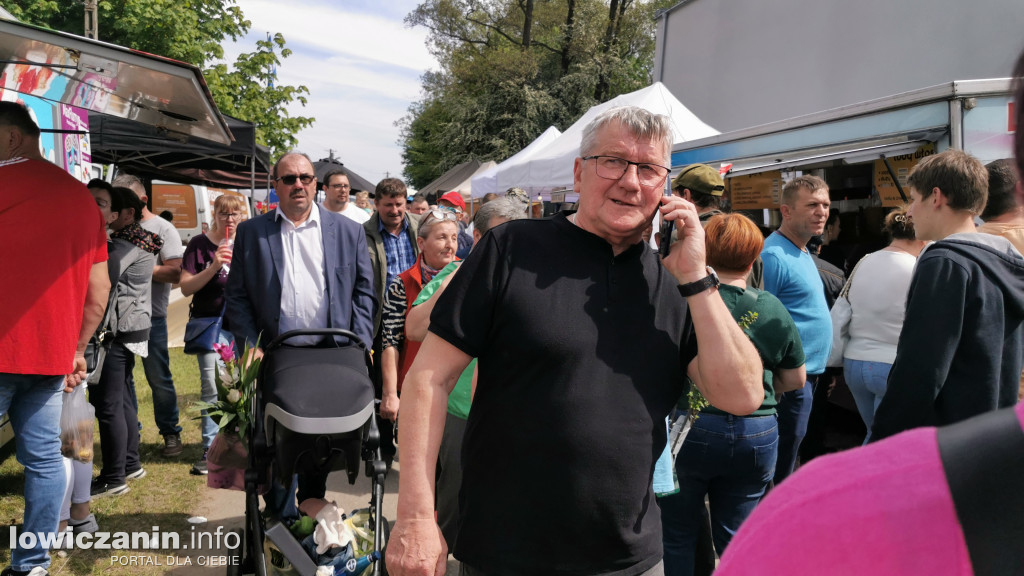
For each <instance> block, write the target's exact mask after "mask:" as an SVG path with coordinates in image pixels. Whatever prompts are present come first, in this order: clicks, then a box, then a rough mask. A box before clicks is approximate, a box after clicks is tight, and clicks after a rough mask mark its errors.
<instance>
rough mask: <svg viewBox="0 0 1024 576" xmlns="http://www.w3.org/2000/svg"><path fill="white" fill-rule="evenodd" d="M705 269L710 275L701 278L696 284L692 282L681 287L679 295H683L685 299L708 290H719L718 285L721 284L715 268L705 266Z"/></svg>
mask: <svg viewBox="0 0 1024 576" xmlns="http://www.w3.org/2000/svg"><path fill="white" fill-rule="evenodd" d="M705 269H706V270H707V271H708V275H707V276H705V277H704V278H701V279H700V280H697V281H696V282H690V283H689V284H680V285H679V293H680V294H682V295H683V297H689V296H693V295H695V294H700V293H701V292H703V291H705V290H707V289H708V288H717V287H718V285H719V284H721V282H720V281H719V280H718V273H717V272H715V269H714V268H712V267H711V266H705Z"/></svg>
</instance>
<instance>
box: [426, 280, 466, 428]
mask: <svg viewBox="0 0 1024 576" xmlns="http://www.w3.org/2000/svg"><path fill="white" fill-rule="evenodd" d="M461 263H462V262H461V261H456V262H451V263H449V264H448V265H447V266H445V267H444V268H442V269H441V271H440V272H438V273H437V275H436V276H434V278H433V279H432V280H431V281H430V282H427V285H426V286H424V287H423V289H422V290H420V295H419V296H417V297H416V301H415V302H413V303H412V305H413V306H418V305H420V304H423V303H424V302H426V301H427V300H430V298H431V297H432V296H433V295H434V293H435V292H437V289H438V288H439V287H440V286H441V282H444V279H445V278H447V277H448V275H449V274H451V273H452V272H454V271H455V269H456V268H458V267H459V264H461ZM475 369H476V358H473V360H472V361H470V363H469V365H468V366H466V369H465V370H463V371H462V375H461V376H459V380H458V382H456V383H455V388H454V389H452V393H451V394H449V395H448V413H449V414H451V415H452V416H457V417H459V418H462V419H463V420H466V419H467V418H469V405H470V404H471V403H472V400H473V371H474V370H475Z"/></svg>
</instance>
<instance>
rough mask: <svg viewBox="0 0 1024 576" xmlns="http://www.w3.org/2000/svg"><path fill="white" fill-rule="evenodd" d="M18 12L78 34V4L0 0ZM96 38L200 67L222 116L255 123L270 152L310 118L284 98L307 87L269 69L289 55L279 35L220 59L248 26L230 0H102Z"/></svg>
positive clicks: (289, 144) (287, 143) (285, 145)
mask: <svg viewBox="0 0 1024 576" xmlns="http://www.w3.org/2000/svg"><path fill="white" fill-rule="evenodd" d="M0 5H2V6H3V7H4V8H6V9H7V10H8V11H9V12H11V14H12V15H14V17H15V18H18V19H19V20H22V21H24V22H28V23H30V24H36V25H40V26H46V27H47V28H52V29H54V30H60V31H63V32H70V33H72V34H82V31H83V26H84V14H83V6H82V3H81V2H68V1H65V0H0ZM97 7H98V12H99V17H98V22H99V39H100V40H102V41H104V42H110V43H112V44H118V45H121V46H127V47H129V48H133V49H135V50H141V51H143V52H149V53H151V54H159V55H161V56H166V57H168V58H173V59H175V60H181V61H182V62H188V63H189V64H193V65H195V66H197V67H199V68H200V69H203V76H204V77H205V78H206V81H207V84H208V85H209V87H210V91H211V93H212V94H213V97H214V102H215V103H216V104H217V106H218V107H219V108H220V110H221V111H222V112H224V113H225V114H230V115H232V116H235V117H237V118H240V119H242V120H246V121H249V122H253V123H254V124H255V125H256V138H257V141H258V142H259V143H260V144H264V145H266V146H269V147H270V148H271V153H272V154H273V155H276V152H279V151H284V150H288V149H291V148H293V147H294V146H295V143H296V139H295V136H294V135H295V134H296V133H297V132H298V131H299V130H301V129H302V128H305V127H307V126H309V125H311V124H312V123H313V119H312V118H306V117H301V116H297V117H290V116H289V115H288V112H287V110H286V107H287V105H288V104H290V103H291V102H293V101H296V100H297V101H299V102H300V103H301V104H302V105H305V104H306V99H305V97H304V96H303V95H304V94H308V93H309V91H308V90H307V89H306V87H305V86H295V87H293V86H275V85H274V71H275V70H276V67H277V66H278V65H279V64H280V60H281V59H282V58H287V57H288V55H289V54H290V53H291V51H290V50H288V49H287V48H285V41H284V38H283V37H282V36H281V35H280V34H277V35H275V36H273V37H271V38H268V39H267V40H265V41H263V40H260V41H258V42H257V47H256V51H255V52H251V53H246V54H241V55H240V56H239V57H238V59H237V60H236V61H235V63H234V65H233V66H230V67H229V66H227V65H225V64H220V63H217V62H218V61H219V60H221V59H222V58H223V57H224V49H223V47H222V45H223V43H224V42H225V41H227V40H228V39H231V40H237V39H239V38H241V37H243V36H244V35H245V34H246V32H248V31H249V29H250V27H251V23H250V22H249V21H248V20H246V19H245V16H244V14H243V13H242V9H241V8H239V7H238V6H237V5H236V4H235V0H99V2H98V3H97Z"/></svg>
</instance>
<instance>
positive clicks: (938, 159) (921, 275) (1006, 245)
mask: <svg viewBox="0 0 1024 576" xmlns="http://www.w3.org/2000/svg"><path fill="white" fill-rule="evenodd" d="M908 183H909V184H910V198H911V205H910V209H909V211H908V215H909V216H910V217H911V218H912V219H913V221H914V229H915V231H916V233H917V237H918V238H919V239H921V240H933V241H935V242H934V244H931V245H930V246H929V247H928V248H926V249H925V250H924V251H923V252H921V255H920V257H919V258H918V261H917V267H916V268H915V270H914V277H913V280H912V281H911V284H910V291H909V292H908V294H907V314H906V319H905V320H904V323H903V331H902V332H901V333H900V341H899V345H898V347H897V350H896V361H895V362H894V363H893V366H892V370H891V371H890V372H889V381H888V389H887V391H886V394H885V397H884V398H883V399H882V403H881V404H880V405H879V407H878V411H877V412H876V414H875V421H874V426H873V427H872V431H871V440H872V441H875V440H881V439H883V438H886V437H888V436H892V435H894V434H898V433H899V432H902V431H904V430H909V429H911V428H917V427H920V426H942V425H946V424H952V423H954V422H959V421H961V420H966V419H967V418H970V417H971V416H975V415H978V414H981V413H984V412H989V411H992V410H995V409H997V408H1003V407H1007V406H1013V405H1014V404H1016V402H1017V388H1018V384H1019V380H1020V372H1021V365H1022V363H1024V257H1022V256H1021V254H1020V252H1018V251H1017V249H1016V248H1014V247H1013V245H1012V244H1010V242H1009V241H1008V240H1006V239H1005V238H1002V237H999V236H992V235H990V234H984V233H980V232H977V230H976V229H975V227H974V217H975V216H976V215H977V214H980V213H981V211H982V209H983V208H984V207H985V201H986V199H987V197H988V174H987V172H986V171H985V167H984V166H982V164H981V162H980V161H978V159H977V158H975V157H973V156H971V155H970V154H966V153H964V152H962V151H959V150H947V151H945V152H942V153H941V154H936V155H934V156H930V157H928V158H926V159H924V160H922V161H921V163H920V164H918V165H917V166H916V167H915V168H914V170H913V171H912V172H911V173H910V176H909V178H908Z"/></svg>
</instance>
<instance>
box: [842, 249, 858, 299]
mask: <svg viewBox="0 0 1024 576" xmlns="http://www.w3.org/2000/svg"><path fill="white" fill-rule="evenodd" d="M863 261H864V258H861V259H860V260H857V265H856V266H854V267H853V270H851V271H850V277H849V278H847V279H846V284H843V290H842V291H841V292H840V293H839V297H840V298H846V299H847V300H849V299H850V298H849V295H850V285H851V284H853V275H854V274H856V273H857V268H860V263H861V262H863Z"/></svg>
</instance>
